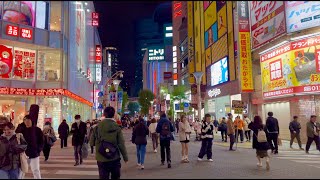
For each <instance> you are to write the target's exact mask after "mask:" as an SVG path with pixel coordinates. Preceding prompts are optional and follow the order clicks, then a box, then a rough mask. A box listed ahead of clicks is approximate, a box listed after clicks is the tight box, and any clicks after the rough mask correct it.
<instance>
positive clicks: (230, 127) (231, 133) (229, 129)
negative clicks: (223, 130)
mask: <svg viewBox="0 0 320 180" xmlns="http://www.w3.org/2000/svg"><path fill="white" fill-rule="evenodd" d="M232 118H233V116H232V114H231V113H228V121H227V134H228V136H229V139H230V147H229V151H235V150H234V149H233V144H234V140H235V137H234V123H233V120H232Z"/></svg>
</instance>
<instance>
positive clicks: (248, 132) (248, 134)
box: [243, 115, 251, 142]
mask: <svg viewBox="0 0 320 180" xmlns="http://www.w3.org/2000/svg"><path fill="white" fill-rule="evenodd" d="M243 118H244V119H243V124H244V126H243V130H244V135H245V136H246V139H247V142H251V130H250V129H249V127H248V125H249V124H250V123H251V120H250V119H249V118H248V116H247V115H244V116H243Z"/></svg>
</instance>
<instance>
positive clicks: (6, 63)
mask: <svg viewBox="0 0 320 180" xmlns="http://www.w3.org/2000/svg"><path fill="white" fill-rule="evenodd" d="M0 53H1V56H0V78H9V75H10V73H11V70H12V66H13V55H12V49H11V48H8V47H6V46H4V45H0Z"/></svg>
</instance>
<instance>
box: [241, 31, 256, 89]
mask: <svg viewBox="0 0 320 180" xmlns="http://www.w3.org/2000/svg"><path fill="white" fill-rule="evenodd" d="M250 47H251V46H250V32H239V57H240V80H241V90H242V91H243V92H252V91H253V79H252V60H251V48H250Z"/></svg>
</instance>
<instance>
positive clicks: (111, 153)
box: [97, 126, 119, 159]
mask: <svg viewBox="0 0 320 180" xmlns="http://www.w3.org/2000/svg"><path fill="white" fill-rule="evenodd" d="M112 132H114V131H112ZM97 135H98V138H97V139H98V141H100V147H99V150H98V151H99V153H100V154H101V155H102V156H103V157H105V158H106V159H114V158H115V157H116V155H118V154H119V149H118V146H116V145H114V144H113V143H110V142H108V141H106V140H104V139H102V138H101V136H100V132H99V128H98V126H97Z"/></svg>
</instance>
